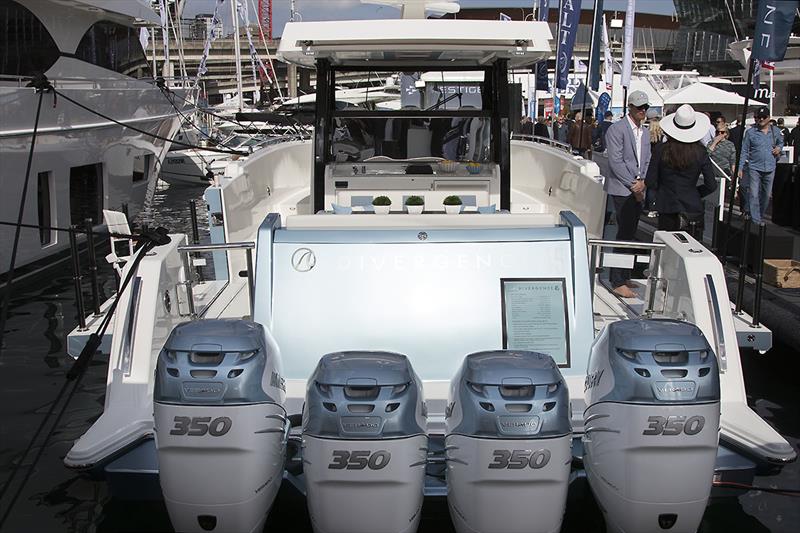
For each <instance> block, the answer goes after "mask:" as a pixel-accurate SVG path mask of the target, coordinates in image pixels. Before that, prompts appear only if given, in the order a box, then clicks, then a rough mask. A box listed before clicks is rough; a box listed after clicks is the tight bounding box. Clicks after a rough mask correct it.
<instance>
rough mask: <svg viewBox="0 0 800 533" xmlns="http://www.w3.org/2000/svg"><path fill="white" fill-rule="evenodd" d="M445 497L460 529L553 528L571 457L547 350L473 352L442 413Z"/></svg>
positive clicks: (558, 380) (534, 531) (565, 408)
mask: <svg viewBox="0 0 800 533" xmlns="http://www.w3.org/2000/svg"><path fill="white" fill-rule="evenodd" d="M445 416H446V426H447V436H446V437H445V453H446V458H447V491H448V492H447V502H448V505H449V507H450V517H451V518H452V520H453V524H454V525H455V528H456V531H458V532H459V533H488V532H497V533H501V532H502V533H517V532H519V533H538V532H547V533H555V532H557V531H559V530H560V529H561V521H562V519H563V517H564V509H565V507H566V503H567V487H568V481H569V472H570V464H571V462H572V426H571V424H570V403H569V391H568V390H567V386H566V384H565V383H564V379H563V378H562V376H561V372H559V370H558V366H557V365H556V364H555V362H554V361H553V358H552V357H550V356H549V355H545V354H541V353H536V352H527V351H517V350H514V351H510V350H509V351H506V350H498V351H488V352H478V353H473V354H471V355H468V356H467V357H466V359H465V360H464V364H463V365H462V367H461V370H460V371H459V373H458V374H457V375H456V376H455V378H453V381H452V382H451V386H450V400H449V403H448V406H447V410H446V413H445Z"/></svg>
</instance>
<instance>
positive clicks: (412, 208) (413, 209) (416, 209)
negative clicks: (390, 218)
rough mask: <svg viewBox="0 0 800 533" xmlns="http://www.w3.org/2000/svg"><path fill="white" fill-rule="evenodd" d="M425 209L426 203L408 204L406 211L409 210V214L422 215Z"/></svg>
mask: <svg viewBox="0 0 800 533" xmlns="http://www.w3.org/2000/svg"><path fill="white" fill-rule="evenodd" d="M424 210H425V206H424V205H407V206H406V211H408V214H409V215H421V214H422V212H423V211H424Z"/></svg>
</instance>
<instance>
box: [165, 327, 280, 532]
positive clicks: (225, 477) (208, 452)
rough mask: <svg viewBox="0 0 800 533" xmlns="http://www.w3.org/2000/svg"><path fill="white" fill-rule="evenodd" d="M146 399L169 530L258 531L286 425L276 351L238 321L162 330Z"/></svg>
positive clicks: (275, 480) (276, 478) (274, 488)
mask: <svg viewBox="0 0 800 533" xmlns="http://www.w3.org/2000/svg"><path fill="white" fill-rule="evenodd" d="M153 399H154V415H155V434H156V446H157V448H158V462H159V479H160V483H161V490H162V492H163V494H164V501H165V503H166V505H167V511H168V512H169V517H170V520H171V521H172V525H173V527H174V528H175V530H176V531H214V532H249V531H261V529H262V528H263V526H264V522H265V521H266V517H267V513H268V511H269V508H270V506H271V505H272V502H273V500H274V499H275V495H276V494H277V492H278V489H279V488H280V485H281V481H282V479H283V464H284V453H285V447H286V436H287V435H288V427H289V422H288V419H287V417H286V412H285V411H284V408H283V402H284V399H285V385H284V383H283V378H282V377H281V374H280V361H279V356H278V351H277V349H276V347H275V345H274V343H273V342H272V340H271V338H269V337H268V335H267V334H266V332H265V330H264V328H263V327H262V326H261V325H260V324H256V323H253V322H249V321H244V320H196V321H193V322H186V323H183V324H179V325H178V326H176V327H175V329H173V330H172V333H171V334H170V336H169V338H168V339H167V342H166V343H165V345H164V348H163V350H161V354H160V355H159V358H158V366H157V369H156V379H155V390H154V393H153Z"/></svg>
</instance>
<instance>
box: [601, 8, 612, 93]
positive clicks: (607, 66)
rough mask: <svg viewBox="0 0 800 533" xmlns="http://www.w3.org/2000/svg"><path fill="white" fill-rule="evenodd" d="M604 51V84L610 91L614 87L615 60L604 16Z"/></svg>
mask: <svg viewBox="0 0 800 533" xmlns="http://www.w3.org/2000/svg"><path fill="white" fill-rule="evenodd" d="M603 50H604V52H605V57H604V58H603V66H604V72H605V73H604V74H603V82H604V83H605V84H606V90H607V91H610V90H611V89H612V87H614V60H613V58H612V57H611V43H609V42H608V26H606V16H605V14H603Z"/></svg>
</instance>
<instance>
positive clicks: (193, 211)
mask: <svg viewBox="0 0 800 533" xmlns="http://www.w3.org/2000/svg"><path fill="white" fill-rule="evenodd" d="M195 202H196V200H189V214H190V215H191V219H192V244H200V231H199V229H198V227H197V205H196V203H195Z"/></svg>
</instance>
